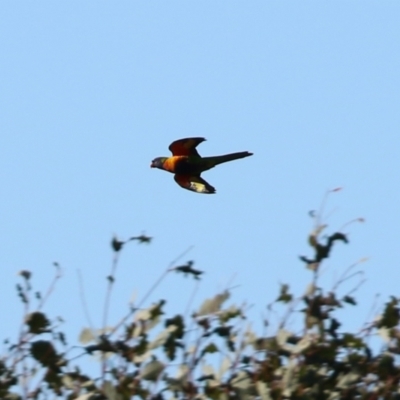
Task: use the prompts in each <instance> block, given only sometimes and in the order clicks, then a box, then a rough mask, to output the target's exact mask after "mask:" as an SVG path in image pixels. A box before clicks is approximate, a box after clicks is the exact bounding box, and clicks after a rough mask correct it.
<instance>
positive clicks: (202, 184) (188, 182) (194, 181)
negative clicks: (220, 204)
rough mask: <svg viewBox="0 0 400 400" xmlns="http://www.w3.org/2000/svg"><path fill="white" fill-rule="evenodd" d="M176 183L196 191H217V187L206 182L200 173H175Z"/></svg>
mask: <svg viewBox="0 0 400 400" xmlns="http://www.w3.org/2000/svg"><path fill="white" fill-rule="evenodd" d="M174 179H175V181H176V183H177V184H178V185H179V186H181V187H183V188H184V189H188V190H192V191H193V192H196V193H215V188H214V187H212V186H211V185H210V184H209V183H208V182H206V181H205V180H204V179H203V178H201V177H200V175H179V174H175V176H174Z"/></svg>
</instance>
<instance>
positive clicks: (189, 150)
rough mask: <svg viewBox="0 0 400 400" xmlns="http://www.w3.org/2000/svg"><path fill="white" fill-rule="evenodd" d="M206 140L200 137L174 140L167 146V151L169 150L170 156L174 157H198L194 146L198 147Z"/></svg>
mask: <svg viewBox="0 0 400 400" xmlns="http://www.w3.org/2000/svg"><path fill="white" fill-rule="evenodd" d="M205 140H206V139H204V138H202V137H193V138H186V139H179V140H175V142H172V143H171V144H170V145H169V147H168V148H169V150H171V152H172V155H174V156H198V157H200V155H199V153H198V152H197V150H196V146H198V145H199V144H200V143H201V142H204V141H205Z"/></svg>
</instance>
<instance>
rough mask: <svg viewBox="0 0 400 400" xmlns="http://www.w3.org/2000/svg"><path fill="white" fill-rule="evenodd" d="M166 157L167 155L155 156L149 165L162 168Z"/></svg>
mask: <svg viewBox="0 0 400 400" xmlns="http://www.w3.org/2000/svg"><path fill="white" fill-rule="evenodd" d="M166 159H167V157H157V158H155V159H154V160H153V161H152V162H151V164H150V167H151V168H158V169H164V161H165V160H166Z"/></svg>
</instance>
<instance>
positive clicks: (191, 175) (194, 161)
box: [150, 137, 253, 193]
mask: <svg viewBox="0 0 400 400" xmlns="http://www.w3.org/2000/svg"><path fill="white" fill-rule="evenodd" d="M205 140H206V139H204V138H202V137H194V138H186V139H179V140H176V141H175V142H172V143H171V144H170V146H169V150H170V151H171V152H172V156H171V157H157V158H155V159H154V160H153V161H152V162H151V164H150V167H151V168H158V169H163V170H164V171H168V172H171V173H173V174H175V176H174V179H175V182H176V183H177V184H178V185H180V186H182V187H183V188H184V189H188V190H192V191H193V192H197V193H215V188H214V187H213V186H211V185H210V184H209V183H208V182H206V181H205V180H204V179H203V178H202V177H201V174H202V172H204V171H207V170H209V169H211V168H214V167H215V166H216V165H218V164H222V163H225V162H228V161H233V160H238V159H239V158H244V157H249V156H252V155H253V153H249V152H248V151H241V152H239V153H231V154H225V155H223V156H214V157H201V156H200V154H199V153H198V152H197V150H196V147H197V146H198V145H199V144H200V143H201V142H204V141H205Z"/></svg>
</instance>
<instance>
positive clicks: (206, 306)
mask: <svg viewBox="0 0 400 400" xmlns="http://www.w3.org/2000/svg"><path fill="white" fill-rule="evenodd" d="M229 296H230V293H229V292H228V291H227V290H225V291H224V292H222V293H220V294H217V295H216V296H215V297H213V298H211V299H207V300H206V301H205V302H204V303H203V304H202V305H201V307H200V310H199V311H198V313H197V314H196V316H197V317H201V316H204V315H208V314H215V313H216V312H218V311H219V310H220V309H221V306H222V304H223V303H224V302H225V301H226V300H227V299H228V298H229Z"/></svg>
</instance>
